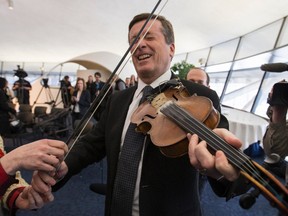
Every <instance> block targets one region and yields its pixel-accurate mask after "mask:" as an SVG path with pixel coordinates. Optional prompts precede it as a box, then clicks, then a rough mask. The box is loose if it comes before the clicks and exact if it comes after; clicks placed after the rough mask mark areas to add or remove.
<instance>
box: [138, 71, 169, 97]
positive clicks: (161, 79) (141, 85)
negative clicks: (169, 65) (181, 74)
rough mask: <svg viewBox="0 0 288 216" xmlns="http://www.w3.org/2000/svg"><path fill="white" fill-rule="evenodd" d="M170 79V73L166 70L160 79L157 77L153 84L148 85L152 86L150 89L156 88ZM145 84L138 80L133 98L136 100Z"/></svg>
mask: <svg viewBox="0 0 288 216" xmlns="http://www.w3.org/2000/svg"><path fill="white" fill-rule="evenodd" d="M170 79H171V71H170V70H167V71H166V72H165V73H163V74H162V75H161V76H160V77H158V78H157V79H156V80H155V81H154V82H152V83H151V84H150V86H152V88H156V87H157V86H159V85H161V84H162V83H164V82H167V81H169V80H170ZM146 85H147V84H146V83H144V82H143V81H142V80H141V79H139V80H138V87H137V90H136V92H135V94H134V95H135V96H136V98H138V97H139V95H140V93H141V92H142V90H143V88H144V87H145V86H146Z"/></svg>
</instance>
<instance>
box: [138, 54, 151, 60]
mask: <svg viewBox="0 0 288 216" xmlns="http://www.w3.org/2000/svg"><path fill="white" fill-rule="evenodd" d="M150 57H151V55H149V54H144V55H140V56H138V60H144V59H148V58H150Z"/></svg>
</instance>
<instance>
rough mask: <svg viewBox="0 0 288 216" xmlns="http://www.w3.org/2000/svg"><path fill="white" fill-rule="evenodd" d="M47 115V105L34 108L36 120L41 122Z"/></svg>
mask: <svg viewBox="0 0 288 216" xmlns="http://www.w3.org/2000/svg"><path fill="white" fill-rule="evenodd" d="M46 116H47V107H45V106H36V107H35V108H34V121H35V122H39V121H41V120H43V119H44V118H45V117H46Z"/></svg>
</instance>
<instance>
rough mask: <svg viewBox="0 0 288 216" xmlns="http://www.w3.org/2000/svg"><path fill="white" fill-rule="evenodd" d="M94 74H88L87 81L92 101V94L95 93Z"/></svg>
mask: <svg viewBox="0 0 288 216" xmlns="http://www.w3.org/2000/svg"><path fill="white" fill-rule="evenodd" d="M93 82H94V81H93V76H92V75H89V76H88V80H87V82H86V89H87V90H88V91H89V92H90V96H91V102H92V95H93V90H92V87H93Z"/></svg>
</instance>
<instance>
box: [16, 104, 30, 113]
mask: <svg viewBox="0 0 288 216" xmlns="http://www.w3.org/2000/svg"><path fill="white" fill-rule="evenodd" d="M19 112H32V107H31V106H30V105H29V104H20V105H19Z"/></svg>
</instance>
